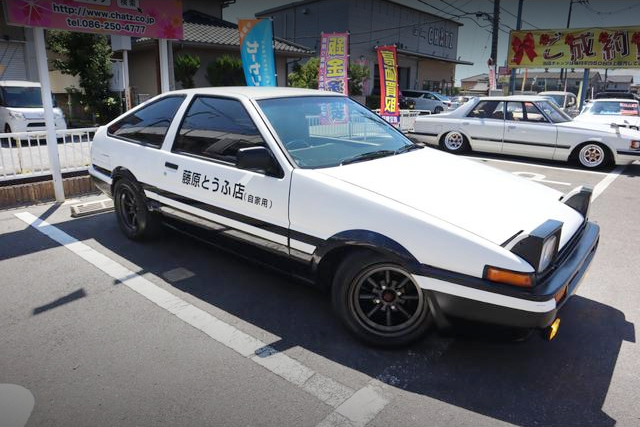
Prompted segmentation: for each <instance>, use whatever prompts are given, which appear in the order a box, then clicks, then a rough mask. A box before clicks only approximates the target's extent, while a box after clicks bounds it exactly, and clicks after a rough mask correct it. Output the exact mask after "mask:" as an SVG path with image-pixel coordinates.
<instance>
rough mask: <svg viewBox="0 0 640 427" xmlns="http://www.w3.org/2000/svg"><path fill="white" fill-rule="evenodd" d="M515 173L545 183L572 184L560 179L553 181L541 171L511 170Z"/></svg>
mask: <svg viewBox="0 0 640 427" xmlns="http://www.w3.org/2000/svg"><path fill="white" fill-rule="evenodd" d="M511 173H512V174H513V175H516V176H520V177H522V178H525V179H530V180H531V181H535V182H541V183H544V184H556V185H571V183H570V182H560V181H551V180H548V179H545V178H546V175H542V174H541V173H533V172H511Z"/></svg>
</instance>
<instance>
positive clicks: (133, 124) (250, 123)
mask: <svg viewBox="0 0 640 427" xmlns="http://www.w3.org/2000/svg"><path fill="white" fill-rule="evenodd" d="M91 156H92V165H91V167H90V172H91V175H92V176H93V177H94V179H95V182H96V183H97V184H98V186H99V187H100V188H101V189H102V190H103V191H104V192H106V193H107V194H109V195H112V197H113V198H114V201H115V210H116V217H117V220H118V223H119V225H120V228H121V229H122V231H123V232H124V234H125V235H126V236H127V237H129V238H131V239H144V238H146V237H148V236H150V235H152V234H153V232H154V231H156V230H157V227H158V225H159V224H161V223H166V224H169V225H172V226H174V227H176V226H184V228H183V229H185V230H191V231H190V234H192V235H195V236H196V237H198V238H204V237H205V236H207V237H206V238H207V239H208V240H210V241H212V242H214V244H217V245H219V246H223V247H225V248H227V249H229V250H232V251H233V252H235V253H238V254H239V255H242V256H253V254H254V253H255V254H256V255H255V257H256V259H257V260H258V261H261V262H263V263H266V264H269V265H270V266H275V267H279V268H281V269H284V270H285V271H286V272H288V273H290V274H293V275H294V276H296V277H298V278H303V279H306V280H308V281H310V282H313V283H316V284H319V285H321V286H324V287H327V288H330V290H331V295H332V301H333V305H334V308H335V311H336V313H337V315H338V316H339V317H340V319H341V320H342V321H343V322H344V324H345V325H346V327H347V328H348V329H349V330H350V331H351V332H353V333H355V334H356V335H357V336H359V337H360V338H362V339H364V340H365V341H367V342H369V343H373V344H378V345H400V344H405V343H408V342H410V341H412V340H415V339H417V338H418V337H420V336H421V335H422V334H423V333H424V332H425V331H427V329H428V328H429V326H431V325H432V324H433V323H434V321H435V322H440V324H444V323H445V322H446V321H447V319H450V318H451V317H458V318H460V317H462V318H466V319H471V320H475V321H483V322H489V323H494V324H501V325H507V326H514V327H521V328H539V329H543V330H545V331H550V332H549V334H550V335H549V336H552V335H553V334H554V333H555V331H557V327H558V323H559V318H558V315H559V310H560V309H561V308H562V306H563V305H564V304H565V303H566V302H567V300H569V298H570V297H571V295H572V294H574V292H575V291H576V288H577V286H578V284H579V282H580V280H581V279H582V277H583V276H584V274H585V272H586V270H587V268H588V266H589V264H590V263H591V261H592V258H593V256H594V254H595V251H596V247H597V244H598V238H599V228H598V226H597V225H595V224H593V223H592V222H589V221H588V219H587V218H588V212H589V205H590V198H591V191H590V189H588V188H584V187H580V188H577V189H575V190H573V191H571V192H569V193H567V194H561V193H559V192H558V191H556V190H553V189H551V188H548V187H545V186H542V185H540V184H537V183H534V182H531V181H527V180H524V179H521V178H518V177H515V176H513V175H511V174H508V173H505V172H501V171H498V170H496V169H493V168H490V167H487V166H484V165H481V164H479V163H477V162H474V161H471V160H466V159H462V158H459V157H456V156H453V155H451V154H448V153H444V152H441V151H437V150H434V149H431V148H425V147H422V146H420V145H416V144H414V143H412V142H411V141H410V140H408V139H407V138H406V137H405V136H404V135H403V134H402V133H401V132H399V131H398V130H396V129H395V128H394V127H393V126H391V125H389V124H388V123H387V122H385V121H384V120H382V119H381V118H380V117H379V116H377V115H375V114H374V113H372V112H371V111H369V110H368V109H366V108H365V107H363V106H362V105H360V104H357V103H356V102H353V101H351V100H350V99H349V98H348V97H346V96H342V95H337V94H334V93H331V92H319V91H314V90H304V89H292V88H249V87H237V88H232V87H228V88H201V89H190V90H181V91H175V92H170V93H165V94H162V95H160V96H157V97H156V98H153V99H151V100H150V101H148V102H146V103H144V104H142V105H140V106H138V107H137V108H135V109H134V110H131V111H129V112H127V113H126V114H125V115H123V116H122V117H120V118H118V119H116V120H114V121H113V122H111V123H109V124H108V125H106V126H103V127H101V128H100V129H99V130H98V131H97V133H96V135H95V139H94V141H93V145H92V152H91ZM194 230H195V231H194ZM257 249H259V250H257ZM280 261H284V262H280Z"/></svg>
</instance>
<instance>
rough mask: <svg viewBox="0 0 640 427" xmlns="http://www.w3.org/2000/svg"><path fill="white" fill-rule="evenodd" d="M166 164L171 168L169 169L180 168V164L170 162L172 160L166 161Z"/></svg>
mask: <svg viewBox="0 0 640 427" xmlns="http://www.w3.org/2000/svg"><path fill="white" fill-rule="evenodd" d="M164 166H165V167H167V168H169V169H173V170H176V171H177V170H178V165H176V164H175V163H170V162H164Z"/></svg>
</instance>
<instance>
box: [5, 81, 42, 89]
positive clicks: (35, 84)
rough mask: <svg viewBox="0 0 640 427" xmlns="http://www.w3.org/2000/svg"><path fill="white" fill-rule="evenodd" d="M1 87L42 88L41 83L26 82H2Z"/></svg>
mask: <svg viewBox="0 0 640 427" xmlns="http://www.w3.org/2000/svg"><path fill="white" fill-rule="evenodd" d="M0 86H18V87H40V83H38V82H28V81H26V80H0Z"/></svg>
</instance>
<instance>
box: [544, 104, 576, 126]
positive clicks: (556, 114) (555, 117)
mask: <svg viewBox="0 0 640 427" xmlns="http://www.w3.org/2000/svg"><path fill="white" fill-rule="evenodd" d="M536 105H537V106H538V108H539V109H540V110H542V111H544V113H545V114H546V115H547V117H548V118H549V120H551V121H552V122H553V123H564V122H570V121H571V120H572V119H571V116H569V115H568V114H567V113H565V112H564V111H562V110H561V109H560V107H558V105H557V104H556V103H555V102H552V101H538V102H536Z"/></svg>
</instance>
